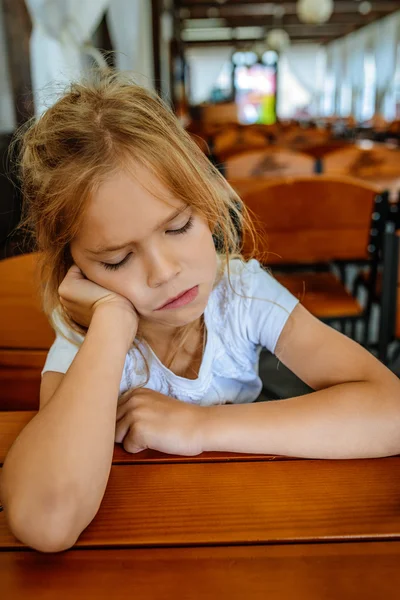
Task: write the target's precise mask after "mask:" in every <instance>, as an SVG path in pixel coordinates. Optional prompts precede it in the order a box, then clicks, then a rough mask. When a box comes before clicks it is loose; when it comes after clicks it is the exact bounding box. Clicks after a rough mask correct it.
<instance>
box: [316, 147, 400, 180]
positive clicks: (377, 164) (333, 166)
mask: <svg viewBox="0 0 400 600" xmlns="http://www.w3.org/2000/svg"><path fill="white" fill-rule="evenodd" d="M323 172H324V173H326V174H327V175H348V176H352V177H358V178H361V179H369V178H373V177H377V176H381V177H390V176H396V175H397V176H399V177H400V150H399V149H397V148H391V147H388V146H385V145H384V144H367V145H365V146H363V145H355V144H353V145H351V146H349V147H347V148H341V149H339V150H335V151H333V152H330V153H328V154H326V155H325V157H324V161H323Z"/></svg>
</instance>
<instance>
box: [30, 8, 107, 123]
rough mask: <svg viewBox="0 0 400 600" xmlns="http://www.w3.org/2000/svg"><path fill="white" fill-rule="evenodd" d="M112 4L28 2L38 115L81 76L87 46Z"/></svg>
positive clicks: (32, 66) (34, 88) (33, 79)
mask: <svg viewBox="0 0 400 600" xmlns="http://www.w3.org/2000/svg"><path fill="white" fill-rule="evenodd" d="M109 2H110V0H96V1H93V0H62V2H61V1H59V0H26V4H27V7H28V9H29V12H30V15H31V19H32V24H33V32H32V36H31V42H30V44H31V73H32V87H33V94H34V102H35V110H36V113H37V114H40V113H42V112H43V111H44V110H45V109H46V108H47V107H48V106H50V105H51V104H53V103H54V102H55V100H56V99H57V97H58V94H59V91H60V86H61V87H65V85H66V84H67V83H68V82H69V81H71V80H74V79H78V78H79V77H80V76H81V74H82V70H83V61H82V57H83V51H84V46H85V44H88V43H89V40H90V38H91V35H92V34H93V32H94V31H95V29H96V28H97V27H98V25H99V23H100V21H101V19H102V16H103V14H104V12H105V10H106V8H107V6H108V4H109ZM89 45H90V44H89Z"/></svg>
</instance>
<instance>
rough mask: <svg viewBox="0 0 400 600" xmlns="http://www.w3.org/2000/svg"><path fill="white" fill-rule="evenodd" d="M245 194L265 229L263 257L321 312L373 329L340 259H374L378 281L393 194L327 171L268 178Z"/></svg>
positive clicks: (313, 310) (332, 318) (312, 309)
mask: <svg viewBox="0 0 400 600" xmlns="http://www.w3.org/2000/svg"><path fill="white" fill-rule="evenodd" d="M242 199H243V201H244V202H245V204H246V206H247V207H248V208H249V209H250V211H251V212H252V214H253V215H254V217H255V220H256V223H257V224H259V225H260V229H261V231H262V234H263V235H262V236H260V252H261V253H260V259H261V260H262V262H264V263H265V264H267V265H268V266H269V267H271V268H272V271H273V273H274V275H275V276H276V278H277V279H278V280H279V281H280V282H281V283H282V284H283V285H284V286H285V287H287V288H288V289H289V290H290V291H291V292H292V293H293V294H294V295H296V296H297V297H299V298H300V299H301V301H302V303H303V304H304V306H305V307H306V308H307V309H308V310H309V311H310V312H311V313H313V314H314V315H315V316H317V317H318V318H320V319H322V320H324V321H326V322H333V321H337V322H339V323H341V325H342V326H343V327H344V325H345V324H346V323H348V322H349V323H354V322H356V321H361V322H363V323H364V325H365V329H367V325H368V318H369V315H368V314H366V311H365V308H364V307H363V306H361V304H360V303H359V301H358V300H357V298H355V297H353V296H352V295H351V294H350V292H349V291H348V290H347V289H346V287H345V285H344V283H343V281H342V279H341V278H340V277H338V276H337V275H336V274H335V273H334V268H333V265H334V264H335V263H337V264H341V265H345V264H348V263H355V264H357V263H361V264H364V265H365V264H370V265H373V268H372V269H371V289H373V288H374V285H375V281H376V272H377V264H378V260H379V251H378V249H379V244H380V243H381V240H382V235H383V229H382V228H383V226H384V222H385V219H386V215H387V196H386V197H385V196H381V195H380V194H379V193H378V192H377V189H376V188H375V187H374V186H369V185H366V184H363V183H362V182H359V181H357V180H353V179H350V178H333V177H328V176H323V175H320V176H314V177H302V178H286V179H281V180H271V181H266V182H265V185H264V186H260V185H257V186H255V187H254V188H253V189H252V188H249V189H248V190H247V191H245V192H244V193H243V194H242ZM371 224H373V227H371ZM248 251H249V240H246V239H244V252H245V253H246V252H248Z"/></svg>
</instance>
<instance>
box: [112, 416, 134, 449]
mask: <svg viewBox="0 0 400 600" xmlns="http://www.w3.org/2000/svg"><path fill="white" fill-rule="evenodd" d="M130 425H131V423H130V421H129V419H128V418H127V416H125V417H123V418H122V419H121V420H120V421H117V423H116V426H115V443H116V444H122V442H123V440H124V438H125V436H126V434H127V433H128V431H129V427H130Z"/></svg>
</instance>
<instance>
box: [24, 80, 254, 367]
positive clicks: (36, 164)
mask: <svg viewBox="0 0 400 600" xmlns="http://www.w3.org/2000/svg"><path fill="white" fill-rule="evenodd" d="M17 141H20V142H21V148H20V161H19V163H20V169H21V184H22V193H23V198H24V219H23V224H24V226H26V227H28V228H29V230H30V231H31V232H32V233H33V235H34V239H35V243H36V249H37V250H38V251H39V252H40V257H41V263H40V279H41V284H42V293H43V307H44V311H45V313H46V314H47V316H48V317H49V319H50V320H52V315H53V312H54V310H55V309H58V310H59V311H60V312H61V315H62V317H63V319H64V320H65V321H66V322H67V323H68V324H69V325H70V326H71V327H72V328H73V329H75V330H77V331H80V332H82V328H81V327H79V326H78V325H77V324H76V323H74V322H72V321H71V319H70V318H69V316H68V314H66V313H65V312H63V310H62V307H61V306H60V303H59V296H58V288H59V286H60V284H61V282H62V280H63V279H64V277H65V275H66V273H67V271H68V269H69V268H70V266H71V265H72V263H73V260H72V257H71V253H70V250H69V246H70V243H71V241H72V240H73V239H74V237H75V236H76V234H77V232H78V230H79V228H80V225H81V223H82V220H83V218H84V214H85V209H86V207H87V205H88V203H89V201H90V198H91V196H92V195H93V193H94V192H95V190H96V189H97V188H98V187H99V185H100V184H101V183H102V182H103V181H104V180H105V179H106V178H108V177H109V176H110V175H111V174H113V173H114V172H116V171H118V170H119V169H120V168H121V167H125V166H127V165H128V164H129V163H132V161H133V162H134V163H136V164H140V165H143V166H145V167H146V168H147V169H149V170H150V171H152V172H153V173H154V175H155V176H156V177H157V178H158V180H159V181H161V182H162V183H163V184H164V185H165V186H166V187H167V188H168V189H169V191H170V192H171V193H172V194H173V196H174V197H175V198H177V199H180V200H182V201H183V202H184V203H186V204H188V205H191V206H193V207H194V208H195V210H196V211H197V212H198V213H200V214H201V215H203V217H205V218H206V220H207V222H208V224H209V226H210V230H211V232H212V233H213V235H214V240H215V241H216V251H217V252H218V254H220V255H221V258H222V260H223V262H224V263H225V264H226V266H227V268H228V275H229V260H230V258H232V257H233V256H241V250H242V244H241V235H242V236H243V235H245V237H246V239H247V240H252V242H253V245H254V241H255V235H254V230H253V228H252V224H251V220H250V218H249V215H248V212H247V210H246V208H245V206H244V205H243V203H242V201H241V199H240V198H239V196H238V195H237V194H236V193H235V192H234V190H233V189H232V188H231V186H230V185H229V184H228V182H227V181H226V180H225V179H224V177H223V176H222V175H221V174H220V172H219V171H218V170H217V169H216V168H215V167H214V166H213V165H212V164H211V163H210V161H209V160H208V158H207V157H206V156H205V155H204V153H203V152H202V151H201V150H200V149H199V147H198V146H197V145H196V143H195V142H194V141H193V140H192V139H191V137H190V136H189V134H188V133H187V132H186V131H185V130H184V129H183V128H182V126H181V125H180V123H179V121H178V119H177V118H176V117H175V115H174V114H173V113H172V111H171V110H170V108H169V107H168V106H167V105H166V104H165V103H164V102H163V101H162V100H161V99H160V98H159V97H158V96H157V95H156V94H154V93H152V92H150V91H149V90H147V89H145V88H143V87H141V86H139V85H136V84H135V83H134V81H133V80H132V78H131V77H130V76H127V75H124V74H121V73H115V72H110V71H106V72H96V73H94V74H93V75H92V76H91V77H90V79H88V80H84V81H82V82H80V83H73V84H72V85H71V86H70V88H69V89H68V91H67V92H66V93H65V94H64V95H63V96H62V97H61V98H60V99H59V100H58V101H57V102H56V103H55V104H54V105H53V106H52V107H51V108H49V109H48V110H47V111H46V112H45V113H44V114H43V115H42V116H41V117H40V118H39V119H38V120H37V121H33V122H31V123H29V124H28V126H27V128H26V129H24V130H23V131H22V132H20V133H19V135H18V136H17ZM239 231H240V232H241V235H240V234H239V233H238V232H239ZM246 245H247V244H246ZM188 327H189V328H190V326H188ZM185 337H186V336H182V339H181V345H182V344H183V343H184V341H183V340H184V338H185ZM172 360H173V358H172Z"/></svg>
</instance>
